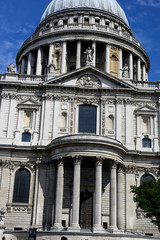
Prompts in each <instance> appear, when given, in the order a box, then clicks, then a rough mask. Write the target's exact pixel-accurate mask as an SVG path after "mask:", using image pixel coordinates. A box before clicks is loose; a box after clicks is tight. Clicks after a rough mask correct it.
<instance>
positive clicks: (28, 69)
mask: <svg viewBox="0 0 160 240" xmlns="http://www.w3.org/2000/svg"><path fill="white" fill-rule="evenodd" d="M31 61H32V52H30V53H29V54H28V64H27V74H28V75H30V74H31Z"/></svg>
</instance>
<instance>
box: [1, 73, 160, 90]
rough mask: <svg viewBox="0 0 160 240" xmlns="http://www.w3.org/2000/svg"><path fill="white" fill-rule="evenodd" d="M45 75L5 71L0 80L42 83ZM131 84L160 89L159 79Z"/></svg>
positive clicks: (141, 87)
mask: <svg viewBox="0 0 160 240" xmlns="http://www.w3.org/2000/svg"><path fill="white" fill-rule="evenodd" d="M46 76H47V75H46ZM46 76H42V75H27V74H18V73H5V74H1V75H0V81H13V82H15V81H17V82H22V83H23V82H25V83H42V82H44V81H45V79H46ZM131 83H132V85H133V86H135V87H137V88H139V89H143V88H145V89H147V88H148V89H151V88H152V89H160V81H158V82H153V81H152V82H151V81H135V80H132V81H131Z"/></svg>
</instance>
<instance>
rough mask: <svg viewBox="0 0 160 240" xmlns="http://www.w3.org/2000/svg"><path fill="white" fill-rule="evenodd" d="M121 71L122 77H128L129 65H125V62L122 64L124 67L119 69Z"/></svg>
mask: <svg viewBox="0 0 160 240" xmlns="http://www.w3.org/2000/svg"><path fill="white" fill-rule="evenodd" d="M121 71H122V77H123V78H129V66H128V65H127V63H125V64H124V67H123V68H122V69H121Z"/></svg>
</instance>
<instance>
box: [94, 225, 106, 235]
mask: <svg viewBox="0 0 160 240" xmlns="http://www.w3.org/2000/svg"><path fill="white" fill-rule="evenodd" d="M92 230H93V232H94V233H102V232H105V230H104V228H103V227H102V226H101V225H98V224H94V226H93V229H92Z"/></svg>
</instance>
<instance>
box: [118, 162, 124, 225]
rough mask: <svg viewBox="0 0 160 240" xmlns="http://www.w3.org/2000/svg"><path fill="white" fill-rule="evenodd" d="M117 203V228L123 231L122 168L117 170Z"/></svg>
mask: <svg viewBox="0 0 160 240" xmlns="http://www.w3.org/2000/svg"><path fill="white" fill-rule="evenodd" d="M117 193H118V196H117V197H118V202H117V207H118V208H117V209H118V212H117V216H118V221H117V222H118V228H119V229H123V212H124V202H123V200H124V171H123V166H119V168H118V191H117Z"/></svg>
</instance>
